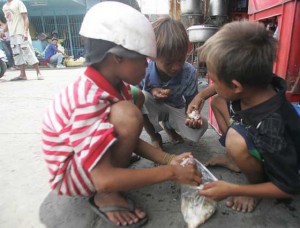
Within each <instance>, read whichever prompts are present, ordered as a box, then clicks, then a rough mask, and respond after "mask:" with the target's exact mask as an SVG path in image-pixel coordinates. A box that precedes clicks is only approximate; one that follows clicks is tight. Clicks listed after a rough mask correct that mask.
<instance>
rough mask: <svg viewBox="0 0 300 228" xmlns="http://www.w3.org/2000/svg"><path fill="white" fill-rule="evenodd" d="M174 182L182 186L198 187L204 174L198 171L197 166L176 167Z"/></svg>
mask: <svg viewBox="0 0 300 228" xmlns="http://www.w3.org/2000/svg"><path fill="white" fill-rule="evenodd" d="M173 168H174V174H175V176H174V179H173V180H174V181H175V182H178V183H181V184H188V185H193V186H198V185H200V184H201V181H202V174H201V173H200V172H199V171H198V169H197V166H196V164H189V165H186V166H184V167H183V166H181V165H174V166H173Z"/></svg>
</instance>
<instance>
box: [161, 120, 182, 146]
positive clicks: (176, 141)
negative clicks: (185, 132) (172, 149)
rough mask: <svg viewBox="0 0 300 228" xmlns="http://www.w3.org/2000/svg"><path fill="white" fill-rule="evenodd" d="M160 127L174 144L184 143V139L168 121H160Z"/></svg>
mask: <svg viewBox="0 0 300 228" xmlns="http://www.w3.org/2000/svg"><path fill="white" fill-rule="evenodd" d="M161 124H162V127H163V128H164V130H165V132H166V133H167V135H168V136H169V138H170V139H171V141H172V142H173V143H174V144H180V143H184V139H183V138H182V137H181V135H180V134H178V133H177V132H176V131H175V130H174V129H173V128H172V127H171V126H170V124H169V122H168V121H162V122H161Z"/></svg>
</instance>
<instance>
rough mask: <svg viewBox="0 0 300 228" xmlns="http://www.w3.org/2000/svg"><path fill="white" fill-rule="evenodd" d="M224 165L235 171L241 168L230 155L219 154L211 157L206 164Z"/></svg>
mask: <svg viewBox="0 0 300 228" xmlns="http://www.w3.org/2000/svg"><path fill="white" fill-rule="evenodd" d="M218 165H219V166H224V167H225V168H227V169H229V170H231V171H233V172H237V173H238V172H240V171H241V170H240V168H239V167H238V166H237V165H236V164H235V163H234V161H233V160H232V159H231V158H230V157H229V156H228V155H226V154H225V155H218V156H216V157H213V158H211V159H209V160H208V161H207V162H206V163H205V166H218Z"/></svg>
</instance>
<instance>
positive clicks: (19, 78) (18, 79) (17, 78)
mask: <svg viewBox="0 0 300 228" xmlns="http://www.w3.org/2000/svg"><path fill="white" fill-rule="evenodd" d="M26 80H27V78H22V77H21V76H18V77H15V78H13V79H10V81H26Z"/></svg>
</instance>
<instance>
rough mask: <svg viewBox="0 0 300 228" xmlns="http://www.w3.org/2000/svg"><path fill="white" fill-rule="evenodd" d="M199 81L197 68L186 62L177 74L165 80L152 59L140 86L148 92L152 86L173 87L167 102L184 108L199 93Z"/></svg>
mask: <svg viewBox="0 0 300 228" xmlns="http://www.w3.org/2000/svg"><path fill="white" fill-rule="evenodd" d="M197 82H198V80H197V74H196V69H195V67H194V66H193V65H191V64H190V63H185V64H184V65H183V67H182V69H181V71H180V72H179V73H178V74H177V75H174V76H172V77H171V79H170V80H169V81H168V82H163V81H161V79H160V77H159V74H158V71H157V68H156V65H155V62H154V61H150V62H149V64H148V67H147V69H146V75H145V78H144V80H143V81H142V82H141V83H140V85H139V87H140V89H142V90H145V91H148V92H150V91H151V89H152V88H164V89H171V93H170V95H169V97H168V98H167V99H166V100H165V103H166V104H168V105H170V106H172V107H175V108H183V107H185V104H186V102H187V103H189V102H190V101H191V100H192V99H193V98H194V97H195V96H196V95H197V93H198V84H197Z"/></svg>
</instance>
